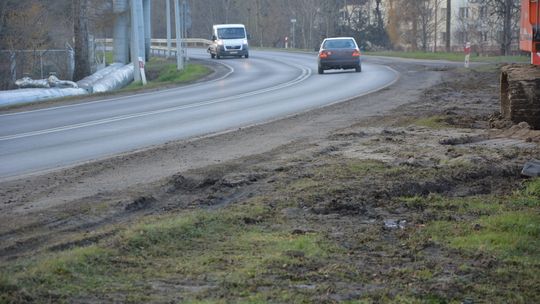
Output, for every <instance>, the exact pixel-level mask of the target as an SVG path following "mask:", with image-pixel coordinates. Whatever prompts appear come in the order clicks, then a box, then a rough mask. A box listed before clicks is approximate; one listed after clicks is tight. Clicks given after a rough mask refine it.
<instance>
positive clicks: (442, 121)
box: [412, 115, 448, 129]
mask: <svg viewBox="0 0 540 304" xmlns="http://www.w3.org/2000/svg"><path fill="white" fill-rule="evenodd" d="M446 119H447V117H446V116H443V115H436V116H430V117H424V118H419V119H416V120H415V121H413V122H412V123H413V124H415V125H417V126H422V127H427V128H431V129H442V128H446V127H448V123H447V122H446Z"/></svg>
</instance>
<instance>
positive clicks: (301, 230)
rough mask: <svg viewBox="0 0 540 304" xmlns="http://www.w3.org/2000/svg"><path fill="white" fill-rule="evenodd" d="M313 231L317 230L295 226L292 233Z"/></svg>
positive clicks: (298, 233)
mask: <svg viewBox="0 0 540 304" xmlns="http://www.w3.org/2000/svg"><path fill="white" fill-rule="evenodd" d="M313 232H315V230H312V229H306V228H295V229H293V231H292V232H291V233H292V234H297V235H300V234H306V233H313Z"/></svg>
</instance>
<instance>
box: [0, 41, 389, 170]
mask: <svg viewBox="0 0 540 304" xmlns="http://www.w3.org/2000/svg"><path fill="white" fill-rule="evenodd" d="M190 56H192V57H194V58H208V60H210V59H209V55H207V54H206V53H204V51H203V50H190ZM219 62H220V63H222V64H224V65H226V66H227V67H228V69H229V73H227V74H226V75H224V76H223V77H221V78H219V79H217V80H214V81H210V82H204V83H199V84H195V85H189V86H185V87H180V88H175V89H168V90H162V91H157V92H151V93H142V94H137V95H132V96H126V97H120V98H112V99H103V100H99V101H94V102H86V103H81V104H74V105H67V106H60V107H50V108H46V109H40V110H33V111H22V112H18V113H10V114H3V115H0V178H6V177H13V176H19V175H23V174H28V173H35V172H39V171H43V170H50V169H55V168H59V167H65V166H70V165H74V164H77V163H81V162H85V161H89V160H94V159H99V158H104V157H107V156H111V155H115V154H118V153H123V152H129V151H133V150H138V149H142V148H145V147H148V146H152V145H158V144H163V143H165V142H168V141H172V140H178V139H186V138H191V137H197V136H204V135H208V134H213V133H217V132H224V131H227V130H231V129H236V128H238V127H244V126H249V125H252V124H258V123H264V122H267V121H271V120H275V119H279V118H281V117H285V116H288V115H293V114H295V113H299V112H304V111H308V110H310V109H313V108H318V107H323V106H326V105H329V104H333V103H336V102H340V101H344V100H347V99H350V98H352V97H357V96H361V95H364V94H367V93H369V92H373V91H376V90H380V89H382V88H384V87H386V86H388V85H390V84H392V83H393V82H395V81H396V80H397V78H398V77H399V75H398V73H397V72H396V71H394V70H392V69H390V68H388V67H386V66H382V65H375V64H368V63H366V62H364V63H363V64H362V68H363V71H362V72H361V73H355V72H354V71H353V70H351V71H335V72H334V71H327V72H326V74H324V75H318V74H317V73H316V71H317V65H316V58H315V56H314V55H313V54H302V53H286V52H270V51H252V52H251V54H250V58H249V59H221V60H219ZM261 140H264V138H261Z"/></svg>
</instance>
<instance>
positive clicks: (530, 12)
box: [519, 0, 540, 65]
mask: <svg viewBox="0 0 540 304" xmlns="http://www.w3.org/2000/svg"><path fill="white" fill-rule="evenodd" d="M539 1H540V0H521V27H520V34H519V48H520V49H521V50H523V51H528V52H531V63H532V64H534V65H540V5H539Z"/></svg>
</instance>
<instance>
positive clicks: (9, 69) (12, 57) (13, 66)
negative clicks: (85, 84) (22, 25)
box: [0, 48, 75, 90]
mask: <svg viewBox="0 0 540 304" xmlns="http://www.w3.org/2000/svg"><path fill="white" fill-rule="evenodd" d="M74 66H75V57H74V53H73V50H72V49H71V48H66V49H64V50H15V51H0V90H8V89H14V88H15V80H17V79H20V78H22V77H30V78H32V79H43V78H47V77H49V76H50V75H55V76H56V77H58V78H60V79H63V80H72V79H73V70H74Z"/></svg>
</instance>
